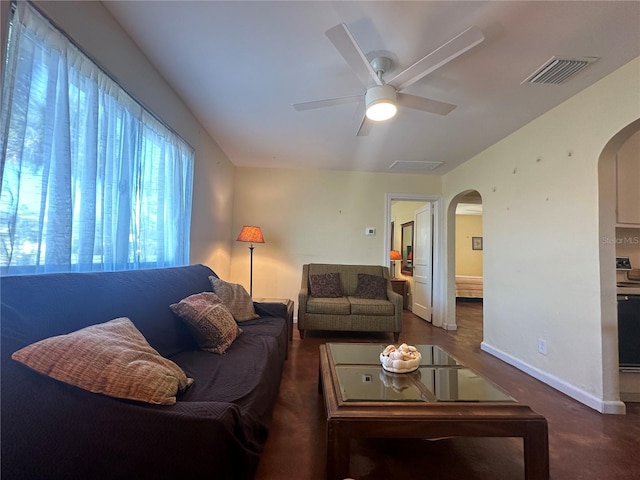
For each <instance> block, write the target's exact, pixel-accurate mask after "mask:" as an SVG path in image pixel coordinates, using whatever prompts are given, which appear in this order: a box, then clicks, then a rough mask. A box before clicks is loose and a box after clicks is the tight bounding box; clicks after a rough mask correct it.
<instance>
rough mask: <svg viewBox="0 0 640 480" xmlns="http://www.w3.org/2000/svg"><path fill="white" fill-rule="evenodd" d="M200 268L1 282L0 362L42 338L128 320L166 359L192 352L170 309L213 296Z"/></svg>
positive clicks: (189, 340) (62, 275) (208, 271)
mask: <svg viewBox="0 0 640 480" xmlns="http://www.w3.org/2000/svg"><path fill="white" fill-rule="evenodd" d="M211 275H215V273H214V272H213V271H212V270H211V269H210V268H209V267H206V266H204V265H191V266H187V267H172V268H158V269H148V270H127V271H121V272H89V273H52V274H42V275H24V276H8V277H2V278H0V300H1V302H2V307H1V311H0V315H1V317H0V318H1V319H2V320H1V321H2V324H1V325H2V357H3V364H4V360H5V357H6V356H10V355H11V353H13V352H14V351H16V350H18V349H20V348H22V347H24V346H26V345H29V344H31V343H33V342H36V341H38V340H42V339H43V338H48V337H52V336H54V335H61V334H65V333H69V332H73V331H75V330H79V329H80V328H84V327H86V326H89V325H94V324H97V323H103V322H106V321H109V320H111V319H114V318H117V317H128V318H130V319H131V321H132V322H133V323H134V324H135V325H136V327H137V328H138V329H139V330H140V331H141V332H142V334H143V335H144V337H145V338H146V339H147V341H148V342H149V343H150V344H151V346H152V347H153V348H155V349H156V350H158V352H159V353H160V354H161V355H163V356H165V357H168V356H171V355H173V354H175V353H177V352H179V351H182V350H185V349H189V348H195V343H194V340H193V336H192V335H191V334H190V333H189V331H188V329H187V327H186V325H185V324H184V322H182V321H180V320H179V319H177V318H176V317H175V316H174V315H173V313H172V312H171V309H170V308H169V305H170V304H172V303H176V302H179V301H180V300H182V299H183V298H185V297H187V296H189V295H191V294H194V293H200V292H205V291H206V292H210V291H212V288H211V283H210V282H209V276H211Z"/></svg>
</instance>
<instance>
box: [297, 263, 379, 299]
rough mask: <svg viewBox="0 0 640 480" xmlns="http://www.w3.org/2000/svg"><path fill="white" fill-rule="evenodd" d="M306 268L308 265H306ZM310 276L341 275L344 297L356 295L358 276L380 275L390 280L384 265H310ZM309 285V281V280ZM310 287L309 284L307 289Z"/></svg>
mask: <svg viewBox="0 0 640 480" xmlns="http://www.w3.org/2000/svg"><path fill="white" fill-rule="evenodd" d="M305 267H306V265H305ZM308 272H309V275H318V274H323V273H339V274H340V285H341V287H342V293H343V295H354V294H355V293H356V288H357V286H358V274H359V273H366V274H369V275H378V276H381V277H384V278H386V279H387V281H388V280H389V268H388V267H385V266H382V265H340V264H333V263H310V264H308ZM307 283H308V279H307ZM308 287H309V285H308V284H307V288H308Z"/></svg>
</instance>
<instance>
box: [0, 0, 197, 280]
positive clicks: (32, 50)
mask: <svg viewBox="0 0 640 480" xmlns="http://www.w3.org/2000/svg"><path fill="white" fill-rule="evenodd" d="M8 49H9V52H8V56H7V58H8V61H7V63H8V64H7V66H6V70H5V82H4V87H3V92H2V113H1V115H2V116H1V118H0V119H1V120H2V123H1V125H2V127H1V129H0V146H1V147H2V151H1V153H2V165H1V170H0V171H1V173H0V175H2V177H1V187H0V188H1V191H0V271H1V272H2V274H12V273H40V272H53V271H90V270H124V269H133V268H147V267H163V266H172V265H184V264H187V263H188V262H189V230H190V222H191V194H192V184H193V156H194V153H193V149H192V148H191V147H190V146H189V145H188V144H186V143H185V142H184V140H182V139H181V138H180V137H179V136H177V135H176V134H174V133H173V132H172V131H171V130H169V129H168V128H167V127H165V126H164V125H163V124H162V123H161V122H159V121H158V120H156V118H155V117H154V116H153V115H151V114H150V113H149V112H147V111H146V110H145V109H144V108H143V107H142V106H141V105H140V104H138V103H137V102H136V101H134V100H133V99H132V98H131V97H130V96H129V95H128V94H127V93H126V92H125V91H124V90H123V89H122V88H121V87H119V86H118V85H117V84H116V83H115V82H114V81H113V80H112V79H111V78H110V77H109V76H107V75H106V74H105V73H104V72H103V71H102V70H100V69H99V68H98V67H97V66H96V65H95V64H94V63H93V62H92V61H91V60H90V59H89V58H88V57H86V56H85V55H84V54H83V53H82V52H80V51H79V50H78V49H77V48H76V47H75V46H74V45H73V44H71V43H70V42H69V40H68V39H67V38H66V37H65V36H64V35H63V34H62V33H61V32H59V31H58V30H56V29H55V28H54V27H53V26H51V25H50V23H49V22H48V21H47V20H45V19H44V18H42V17H41V16H40V14H39V13H37V12H36V11H35V10H34V9H33V8H32V7H30V6H29V5H28V4H27V3H26V2H18V5H17V10H16V13H15V14H14V17H13V22H12V28H11V34H10V38H9V45H8Z"/></svg>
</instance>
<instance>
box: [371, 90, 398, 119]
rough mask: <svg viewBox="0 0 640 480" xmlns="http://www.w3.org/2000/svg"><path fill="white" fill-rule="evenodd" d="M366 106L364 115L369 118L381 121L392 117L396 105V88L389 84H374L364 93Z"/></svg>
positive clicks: (396, 109) (395, 110)
mask: <svg viewBox="0 0 640 480" xmlns="http://www.w3.org/2000/svg"><path fill="white" fill-rule="evenodd" d="M364 102H365V104H366V106H367V111H366V115H367V118H368V119H369V120H374V121H376V122H382V121H384V120H389V119H390V118H391V117H393V116H394V115H395V114H396V112H397V111H398V108H397V107H396V89H395V88H393V87H392V86H391V85H375V86H373V87H371V88H370V89H369V90H367V92H366V93H365V95H364Z"/></svg>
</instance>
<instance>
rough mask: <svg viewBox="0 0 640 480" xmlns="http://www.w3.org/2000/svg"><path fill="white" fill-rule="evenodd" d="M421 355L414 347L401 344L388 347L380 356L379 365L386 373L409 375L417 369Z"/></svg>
mask: <svg viewBox="0 0 640 480" xmlns="http://www.w3.org/2000/svg"><path fill="white" fill-rule="evenodd" d="M420 360H422V355H420V352H419V351H418V349H416V347H414V346H412V345H407V344H406V343H403V344H402V345H400V346H399V347H396V346H395V345H388V346H387V348H385V349H384V350H383V351H382V353H381V354H380V363H381V364H382V368H384V369H385V370H386V371H387V372H393V373H409V372H413V371H415V370H417V369H418V367H419V366H420Z"/></svg>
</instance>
